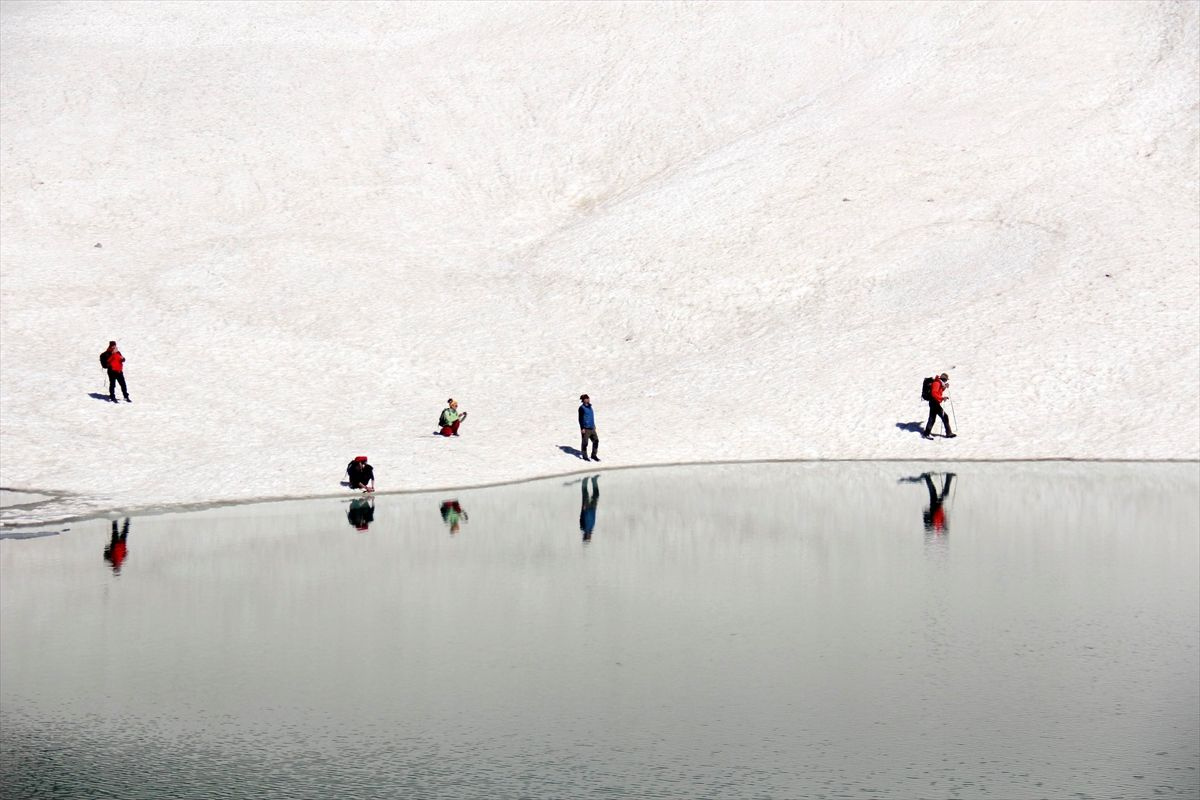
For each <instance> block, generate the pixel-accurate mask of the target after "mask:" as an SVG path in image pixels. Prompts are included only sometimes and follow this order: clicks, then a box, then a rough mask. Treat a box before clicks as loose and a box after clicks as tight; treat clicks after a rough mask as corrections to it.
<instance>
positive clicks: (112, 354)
mask: <svg viewBox="0 0 1200 800" xmlns="http://www.w3.org/2000/svg"><path fill="white" fill-rule="evenodd" d="M100 363H102V364H103V365H104V368H105V369H107V370H108V399H109V401H110V402H113V403H115V402H117V384H118V383H119V384H121V394H123V395H125V402H126V403H132V402H133V401H132V400H130V399H129V389H128V388H126V386H125V356H123V355H121V351H120V350H118V349H117V343H116V342H109V343H108V349H107V350H105V351H104V353H103V354H102V355H101V357H100Z"/></svg>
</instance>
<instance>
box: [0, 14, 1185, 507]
mask: <svg viewBox="0 0 1200 800" xmlns="http://www.w3.org/2000/svg"><path fill="white" fill-rule="evenodd" d="M1198 8H1200V6H1198V4H1197V3H1195V2H1165V3H1149V2H1100V3H1081V2H1069V3H1034V2H1013V3H868V2H862V3H828V4H823V3H712V4H709V3H695V4H692V3H682V4H680V3H621V2H595V3H592V2H570V3H549V2H547V3H542V2H529V3H449V2H447V3H443V2H438V3H430V4H409V3H367V2H356V3H349V2H347V3H310V2H290V3H255V2H239V3H225V2H212V3H188V2H179V3H100V2H79V3H51V2H28V3H25V2H5V3H3V5H2V6H0V23H2V25H0V34H2V35H0V100H2V105H0V113H2V117H0V141H2V146H3V154H2V155H3V158H2V162H0V180H2V202H0V225H2V232H3V238H2V246H0V290H2V305H0V325H2V329H0V333H2V336H0V359H2V365H3V370H2V376H0V453H2V460H0V485H3V486H5V487H8V488H11V489H25V490H31V489H41V490H48V491H53V492H70V493H74V495H75V496H74V497H73V498H71V499H68V498H62V499H61V500H60V501H59V502H57V503H56V504H55V505H54V506H53V507H52V508H49V509H42V510H41V511H39V512H37V513H33V512H21V511H20V510H14V509H6V511H5V516H3V519H4V521H5V522H7V523H9V524H13V523H19V522H29V521H36V520H37V519H38V518H39V517H38V514H41V517H42V518H45V517H47V516H59V517H62V516H64V515H66V514H68V513H70V514H83V513H97V512H100V511H104V510H106V509H114V508H126V509H130V508H146V507H152V506H164V505H165V506H170V505H175V504H181V505H182V504H189V503H200V502H212V501H237V500H247V499H251V498H255V497H297V496H306V495H322V494H332V493H338V492H345V491H346V490H345V489H344V488H342V487H341V486H340V485H339V481H340V480H341V474H340V473H341V471H342V469H343V467H344V466H345V464H346V462H347V461H349V460H350V459H351V458H352V457H353V456H355V455H358V454H365V455H368V456H369V457H370V459H371V461H372V463H373V464H375V466H376V470H377V474H378V479H379V481H378V482H379V487H380V489H381V490H414V489H423V488H440V487H450V486H466V485H479V484H486V483H492V482H502V481H510V480H518V479H523V478H529V477H534V476H542V475H548V474H554V473H566V472H572V471H576V470H578V469H580V468H581V466H582V465H581V463H580V462H579V461H578V460H577V459H573V458H572V456H571V455H570V454H569V453H567V452H564V450H563V449H561V448H562V447H571V448H577V447H578V446H579V431H578V428H577V427H576V407H577V406H578V400H577V398H578V396H579V394H580V393H582V392H587V393H589V394H590V395H591V397H592V400H593V403H594V406H595V409H596V420H597V425H598V431H599V434H600V440H601V444H600V455H601V457H602V458H604V462H603V466H604V467H606V468H607V467H613V466H627V465H634V464H651V463H671V462H693V461H715V460H751V459H820V458H829V459H840V458H853V459H862V458H902V459H925V458H933V459H994V458H1003V459H1020V458H1073V459H1088V458H1115V459H1187V460H1191V459H1197V458H1200V405H1198V386H1197V383H1198V380H1200V264H1198V258H1200V255H1198V254H1200V177H1198V175H1200V139H1198V132H1200V110H1198V109H1200V88H1198V82H1200V81H1198V75H1200V67H1198V52H1200V41H1198V37H1197V28H1198V26H1197V19H1198ZM110 339H115V340H117V342H118V343H119V345H120V348H121V350H122V352H123V353H124V354H125V356H126V358H127V359H128V364H127V367H126V375H127V378H128V381H129V390H130V393H131V395H132V398H133V401H134V402H133V403H132V404H129V405H127V404H124V403H122V404H119V405H112V404H109V403H107V402H105V401H102V400H100V399H98V398H97V397H92V396H89V394H94V395H107V385H106V380H105V378H104V372H103V371H102V370H101V368H100V365H99V363H98V362H97V355H98V353H99V352H100V351H101V350H102V349H103V348H104V346H105V345H106V344H107V343H108V341H109V340H110ZM943 370H952V372H951V375H952V380H951V387H950V388H951V391H950V395H951V397H952V398H953V400H954V413H955V415H956V417H957V422H958V425H959V426H960V434H961V435H960V436H959V438H957V439H953V440H951V439H935V440H933V441H926V440H923V439H922V438H921V437H920V436H919V435H918V434H917V433H916V432H915V431H914V430H912V427H913V426H911V425H908V423H914V422H919V423H921V424H923V423H924V421H925V416H926V407H925V405H924V404H923V403H922V402H921V401H920V400H919V394H920V384H921V379H922V378H923V377H925V376H926V375H930V374H933V373H934V372H940V371H943ZM448 397H454V398H456V399H457V400H459V402H460V404H461V408H462V409H463V410H465V411H468V412H470V417H469V419H468V420H467V421H466V423H465V424H464V425H463V429H462V436H461V437H459V438H451V439H443V438H441V437H435V436H433V435H432V433H433V430H434V423H435V421H436V420H437V417H438V414H439V412H440V411H441V409H442V407H443V406H444V405H445V400H446V399H447V398H448ZM939 430H940V428H939Z"/></svg>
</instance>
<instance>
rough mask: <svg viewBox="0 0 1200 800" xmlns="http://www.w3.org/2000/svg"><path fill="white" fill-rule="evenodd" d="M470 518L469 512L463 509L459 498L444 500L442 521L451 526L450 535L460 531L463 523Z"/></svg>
mask: <svg viewBox="0 0 1200 800" xmlns="http://www.w3.org/2000/svg"><path fill="white" fill-rule="evenodd" d="M468 519H469V517H468V516H467V512H465V511H463V508H462V505H460V504H459V502H458V501H457V500H445V501H443V502H442V522H444V523H446V526H447V527H448V528H450V535H451V536H453V535H454V534H456V533H458V531H459V528H460V527H461V525H462V523H464V522H466V521H467V520H468Z"/></svg>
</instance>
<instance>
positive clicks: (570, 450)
mask: <svg viewBox="0 0 1200 800" xmlns="http://www.w3.org/2000/svg"><path fill="white" fill-rule="evenodd" d="M558 449H559V450H562V451H563V452H564V453H566V454H567V455H569V456H574V457H575V458H583V453H581V452H579V451H578V450H576V449H575V448H574V447H571V445H569V444H560V445H559V446H558ZM583 460H584V461H587V459H586V458H584V459H583Z"/></svg>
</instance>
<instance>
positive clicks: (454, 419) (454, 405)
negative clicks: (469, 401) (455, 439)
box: [438, 397, 467, 436]
mask: <svg viewBox="0 0 1200 800" xmlns="http://www.w3.org/2000/svg"><path fill="white" fill-rule="evenodd" d="M466 418H467V412H465V411H464V412H462V413H461V414H460V413H458V402H457V401H456V400H455V399H454V398H453V397H451V398H450V399H449V400H447V401H446V408H445V409H443V410H442V415H441V416H440V417H438V425H439V426H440V428H441V429H440V430H439V431H438V433H440V434H441V435H442V436H458V426H459V425H462V424H463V421H464V420H466Z"/></svg>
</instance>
